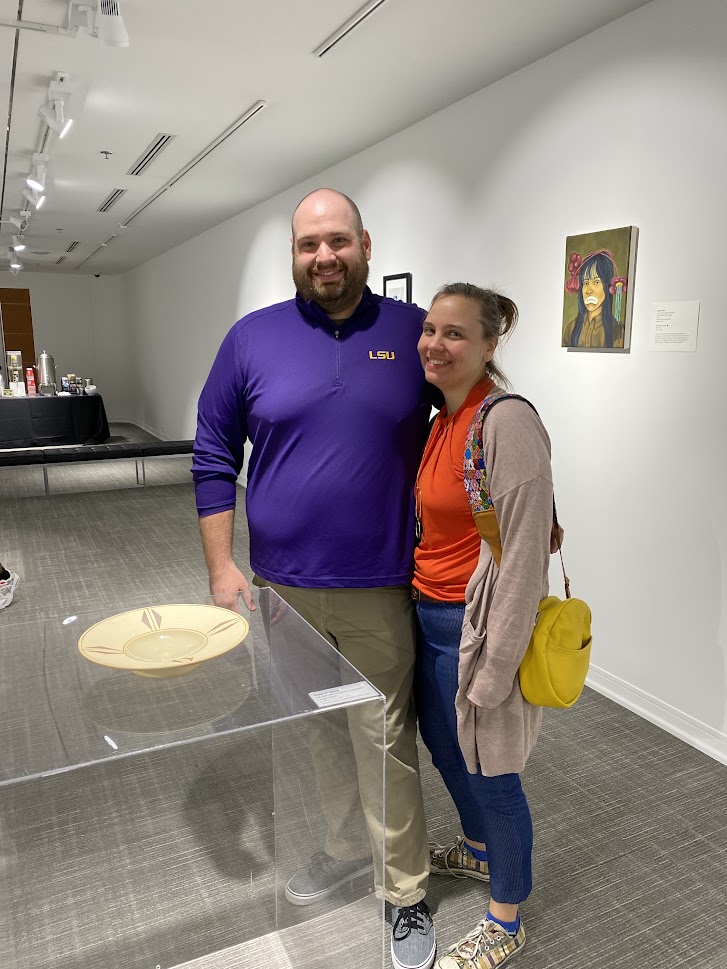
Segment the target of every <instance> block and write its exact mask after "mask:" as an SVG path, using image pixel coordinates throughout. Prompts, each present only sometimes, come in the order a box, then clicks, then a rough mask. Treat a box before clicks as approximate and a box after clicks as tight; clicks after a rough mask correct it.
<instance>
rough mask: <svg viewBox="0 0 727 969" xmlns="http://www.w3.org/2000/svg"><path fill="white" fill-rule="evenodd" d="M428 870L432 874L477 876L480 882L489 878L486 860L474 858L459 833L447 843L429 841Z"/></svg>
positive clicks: (464, 876) (463, 876)
mask: <svg viewBox="0 0 727 969" xmlns="http://www.w3.org/2000/svg"><path fill="white" fill-rule="evenodd" d="M429 871H430V872H431V873H432V874H433V875H454V877H455V878H477V879H478V880H479V881H481V882H488V881H489V880H490V869H489V868H488V867H487V862H486V861H479V860H478V859H477V858H475V856H474V855H473V854H472V852H471V851H470V850H469V849H468V848H467V845H466V844H465V843H464V838H463V837H462V836H461V835H460V836H459V837H458V838H455V840H454V841H453V842H452V843H451V844H448V845H438V844H437V843H436V842H435V841H430V842H429Z"/></svg>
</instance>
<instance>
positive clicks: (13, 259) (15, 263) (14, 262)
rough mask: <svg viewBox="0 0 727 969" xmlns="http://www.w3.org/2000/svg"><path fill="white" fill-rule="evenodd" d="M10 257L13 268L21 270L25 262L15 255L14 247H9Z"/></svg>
mask: <svg viewBox="0 0 727 969" xmlns="http://www.w3.org/2000/svg"><path fill="white" fill-rule="evenodd" d="M8 259H9V260H10V268H11V269H17V270H20V269H22V268H23V264H22V262H21V261H20V259H19V258H18V256H16V255H15V250H14V249H8Z"/></svg>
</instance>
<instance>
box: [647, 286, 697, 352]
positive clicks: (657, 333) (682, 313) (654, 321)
mask: <svg viewBox="0 0 727 969" xmlns="http://www.w3.org/2000/svg"><path fill="white" fill-rule="evenodd" d="M698 326H699V300H698V299H693V300H681V301H680V302H677V303H652V304H651V332H650V334H649V349H650V350H662V351H664V350H666V351H669V352H672V353H673V352H674V351H681V352H682V353H685V352H687V353H689V352H692V353H693V352H694V351H695V350H696V349H697V328H698Z"/></svg>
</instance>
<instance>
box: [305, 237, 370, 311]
mask: <svg viewBox="0 0 727 969" xmlns="http://www.w3.org/2000/svg"><path fill="white" fill-rule="evenodd" d="M339 265H340V266H341V267H342V269H343V279H341V280H340V282H338V283H336V284H335V285H332V284H331V283H322V282H321V281H320V280H319V279H318V277H317V276H315V275H313V273H312V269H301V268H300V267H299V266H298V264H297V262H296V260H295V259H293V282H294V283H295V288H296V289H297V290H298V292H299V293H300V295H301V296H302V297H303V299H305V300H314V301H315V302H316V303H318V305H319V306H320V308H321V309H322V310H324V311H325V312H326V313H340V312H341V310H345V309H347V308H348V307H349V306H351V304H352V303H355V302H356V301H357V300H359V299H360V298H361V294H362V293H363V291H364V286H365V285H366V282H367V280H368V278H369V264H368V261H367V260H366V256H365V254H364V250H363V246H361V249H360V252H359V254H358V256H356V258H355V259H351V260H350V261H349V262H347V263H339Z"/></svg>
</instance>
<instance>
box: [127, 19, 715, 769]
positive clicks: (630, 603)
mask: <svg viewBox="0 0 727 969" xmlns="http://www.w3.org/2000/svg"><path fill="white" fill-rule="evenodd" d="M372 67H373V65H372ZM360 83H362V84H365V78H361V79H360ZM392 96H395V95H392ZM725 104H727V4H725V3H724V2H723V0H693V2H692V3H690V4H688V5H687V4H684V3H682V2H680V0H655V2H653V3H651V4H649V5H648V6H646V7H643V8H641V9H639V10H637V11H636V12H635V13H633V14H630V15H628V16H627V17H624V18H622V19H621V20H619V21H617V22H615V23H613V24H611V25H609V26H607V27H605V28H603V29H601V30H599V31H597V32H595V33H593V34H591V35H590V36H587V37H585V38H583V39H582V40H579V41H578V42H576V43H574V44H572V45H570V46H569V47H567V48H564V49H563V50H562V51H559V52H557V53H556V54H554V55H552V56H550V57H548V58H546V59H544V60H542V61H540V62H538V63H536V64H534V65H532V66H531V67H528V68H526V69H524V70H522V71H520V72H518V73H517V74H515V75H513V76H511V77H509V78H506V79H505V80H503V81H501V82H499V83H497V84H495V85H493V86H491V87H489V88H487V89H485V90H483V91H481V92H479V93H477V94H475V95H473V96H471V97H469V98H467V99H466V100H464V101H462V102H460V103H458V104H456V105H454V106H453V107H451V108H448V109H446V110H444V111H442V112H440V113H438V114H437V115H435V116H433V117H431V118H429V119H427V120H425V121H423V122H421V123H419V124H417V125H415V126H414V127H412V128H409V129H407V130H406V131H404V132H401V133H399V134H398V135H396V136H394V137H392V138H390V139H388V140H387V141H385V142H383V143H381V144H379V145H376V146H375V147H373V148H371V149H369V150H367V151H365V152H362V153H361V154H359V155H357V156H355V157H353V158H351V159H348V160H347V161H345V162H343V163H342V164H340V165H337V166H336V167H335V168H332V169H330V170H329V171H327V172H325V173H322V174H321V175H320V176H319V177H317V178H315V179H312V180H310V181H309V182H306V183H304V184H301V185H299V186H296V187H295V188H294V189H291V190H290V191H288V192H286V193H284V194H283V195H280V196H277V197H276V198H274V199H271V200H269V201H268V202H266V203H264V204H262V205H260V206H258V207H256V208H255V209H254V210H252V211H250V212H248V213H245V214H243V215H241V216H238V217H236V218H234V219H231V220H230V221H228V222H227V223H225V224H224V225H222V226H219V227H217V228H215V229H213V230H210V231H209V232H207V233H205V234H204V235H202V236H200V237H198V238H196V239H193V240H191V241H190V242H188V243H186V244H185V245H182V246H180V247H179V248H177V249H175V250H174V251H172V252H169V253H167V254H165V255H163V256H160V257H159V258H157V259H155V260H153V261H152V262H150V263H148V264H146V265H144V266H142V267H140V268H139V269H137V270H135V271H133V272H131V273H129V274H127V277H126V298H127V310H128V314H129V325H130V327H131V334H132V349H133V354H134V359H135V360H136V361H138V362H139V363H138V379H139V384H138V396H137V398H136V400H135V401H134V405H135V407H136V411H135V413H134V415H133V416H135V417H136V419H137V420H139V421H140V422H142V423H143V424H144V425H145V426H147V427H150V428H152V429H154V430H156V431H157V432H159V433H161V434H162V435H163V436H165V437H170V438H175V437H191V436H192V435H193V433H194V415H195V405H196V398H197V396H198V393H199V390H200V389H201V386H202V383H203V381H204V378H205V376H206V372H207V370H208V368H209V366H210V363H211V361H212V358H213V356H214V353H215V352H216V349H217V347H218V345H219V343H220V341H221V339H222V337H223V335H224V333H225V332H226V330H227V329H228V328H229V326H230V325H231V324H232V323H233V322H234V321H235V319H237V318H238V317H239V316H241V315H242V314H243V313H245V312H247V311H249V310H252V309H254V308H256V307H258V306H261V305H264V304H266V303H269V302H273V301H277V300H280V299H285V298H288V297H289V296H290V295H292V286H291V283H290V270H289V241H288V240H289V216H290V212H291V209H292V207H293V206H294V204H295V202H296V201H297V200H298V199H299V198H300V197H301V195H302V194H304V192H305V191H307V190H309V189H310V188H313V187H315V186H317V185H321V184H325V185H330V186H333V187H336V188H340V189H341V190H343V191H345V192H347V193H348V194H350V195H351V196H353V198H355V199H356V201H357V202H358V203H359V205H360V208H361V210H362V213H363V216H364V222H365V224H366V225H367V227H368V228H369V229H370V231H371V234H372V237H373V259H372V263H371V282H372V286H373V288H374V289H377V290H379V291H380V289H381V277H382V275H384V274H389V273H397V272H404V271H410V272H412V273H413V279H414V299H415V300H416V301H417V302H419V303H421V304H426V303H427V301H428V300H429V299H430V298H431V296H432V294H433V292H434V291H435V289H436V287H437V286H438V285H439V284H441V283H443V282H445V281H452V280H456V279H467V280H470V281H473V282H477V283H482V284H490V283H493V284H496V285H498V286H501V287H502V288H504V290H505V291H506V292H507V293H508V294H510V295H511V296H512V297H513V298H514V299H515V300H516V302H517V303H518V304H519V306H520V309H521V321H520V325H519V327H518V329H517V330H516V332H515V334H514V336H513V338H512V340H511V342H510V344H509V346H508V347H507V348H506V349H505V351H504V354H503V366H504V368H505V370H506V372H507V373H508V374H509V375H510V377H511V379H512V380H513V383H514V384H515V385H516V388H517V389H518V390H519V391H520V392H521V393H524V394H526V395H527V396H529V397H530V398H531V399H532V400H533V401H534V402H535V404H536V406H537V407H538V408H539V410H540V412H541V414H542V416H543V418H544V420H545V422H546V424H547V426H548V428H549V430H550V433H551V437H552V441H553V458H554V472H555V481H556V494H557V498H558V503H559V509H560V515H561V518H562V520H563V523H564V525H565V528H566V532H567V544H566V552H567V564H568V569H569V572H570V574H571V578H572V581H573V588H574V593H575V594H576V595H580V596H582V597H583V598H585V599H586V600H587V601H588V602H589V603H590V604H591V606H592V609H593V613H594V617H595V618H594V633H595V645H594V651H593V664H594V665H593V671H592V676H591V682H592V683H593V685H595V686H596V687H597V688H598V689H600V690H602V691H603V692H606V693H608V694H610V695H612V696H614V697H615V698H617V699H618V700H619V701H620V702H622V703H624V704H625V705H627V706H630V707H632V708H634V709H636V710H639V711H640V712H641V713H643V714H644V715H645V716H647V717H649V718H651V719H652V720H654V721H655V722H658V723H661V724H662V725H664V726H666V727H667V729H669V730H671V731H672V732H674V733H676V734H677V735H679V736H682V737H684V738H686V739H688V740H689V741H690V742H691V743H692V744H694V745H696V746H698V747H700V748H701V749H703V750H705V751H707V752H709V753H710V754H711V755H712V756H714V757H717V758H718V759H720V760H722V761H723V762H725V763H727V682H726V680H727V674H726V660H727V628H726V622H727V621H726V619H725V607H726V606H727V586H726V583H725V566H724V560H725V556H726V555H727V502H725V500H724V498H723V495H722V492H723V490H724V486H725V481H727V445H726V443H725V431H724V424H725V416H727V407H726V406H725V403H724V400H723V387H724V367H725V361H727V318H726V314H727V311H726V310H725V305H727V304H726V303H725V299H724V282H725V273H724V268H723V262H724V259H723V240H724V224H725V216H726V215H727V211H726V210H727V201H726V197H727V196H726V193H725V171H727V128H726V126H725V124H724V119H725ZM314 136H315V132H314V130H313V128H312V130H311V137H314ZM631 224H633V225H636V226H638V227H639V228H640V243H639V258H638V263H637V271H636V278H635V288H634V296H635V308H634V319H633V335H632V349H631V352H630V353H628V354H607V353H569V352H567V351H566V350H563V349H561V347H560V325H561V313H562V300H563V272H564V254H565V238H566V236H567V235H573V234H577V233H582V232H587V231H592V230H594V229H599V228H614V227H617V226H624V225H631ZM658 300H700V301H701V318H700V327H699V345H698V351H697V352H696V353H691V354H689V353H654V352H650V351H649V350H648V348H647V344H648V327H649V320H650V312H651V304H652V302H654V301H658ZM343 471H344V469H342V473H343ZM557 575H558V573H557V570H556V569H555V567H554V569H553V574H552V577H553V586H554V588H557Z"/></svg>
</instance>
